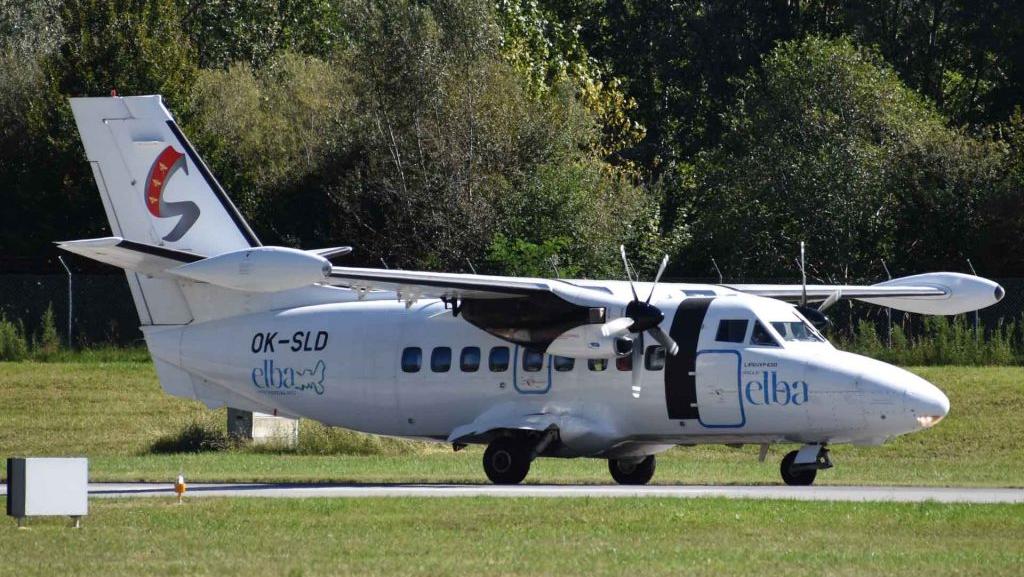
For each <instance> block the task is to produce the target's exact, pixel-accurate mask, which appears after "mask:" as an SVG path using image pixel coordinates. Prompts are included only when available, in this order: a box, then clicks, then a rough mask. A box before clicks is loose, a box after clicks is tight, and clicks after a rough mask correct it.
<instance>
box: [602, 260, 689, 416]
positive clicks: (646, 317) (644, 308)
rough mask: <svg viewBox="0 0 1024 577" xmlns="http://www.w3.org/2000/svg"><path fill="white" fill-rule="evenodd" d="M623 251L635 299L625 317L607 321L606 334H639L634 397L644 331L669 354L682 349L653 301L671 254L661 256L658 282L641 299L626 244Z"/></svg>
mask: <svg viewBox="0 0 1024 577" xmlns="http://www.w3.org/2000/svg"><path fill="white" fill-rule="evenodd" d="M619 254H620V255H621V256H622V265H623V266H624V267H625V269H626V278H627V279H629V290H630V291H631V292H632V293H633V300H632V301H630V302H629V303H628V304H627V305H626V311H625V315H624V316H623V317H622V318H619V319H615V320H613V321H611V322H609V323H606V324H605V329H604V330H607V331H608V332H607V333H606V334H609V335H610V334H613V333H615V332H620V333H624V332H630V333H633V334H635V335H637V337H636V343H635V346H634V347H633V359H632V360H633V397H634V398H639V397H640V388H641V387H640V378H641V376H642V373H641V370H642V363H643V354H644V333H648V334H650V335H651V338H653V339H654V340H655V341H657V342H658V344H659V345H661V346H662V347H664V348H665V352H666V353H667V354H670V355H673V356H674V355H676V354H678V353H679V345H678V344H676V342H675V340H673V339H672V337H670V336H669V335H668V333H666V332H665V331H664V330H662V328H661V326H660V325H661V321H663V320H665V313H663V312H661V309H659V308H658V307H656V306H655V305H652V304H651V298H652V297H653V296H654V289H655V288H656V287H657V286H658V282H659V281H660V280H661V275H663V274H664V273H665V267H667V266H668V255H665V257H664V258H662V259H661V265H660V266H659V267H658V273H657V274H656V275H655V276H654V283H653V284H652V285H651V292H650V294H648V295H647V299H646V300H640V296H639V295H638V294H637V293H636V286H635V285H634V284H633V268H632V267H631V266H630V264H629V259H628V258H627V257H626V247H625V246H624V245H620V246H619ZM627 321H628V322H627Z"/></svg>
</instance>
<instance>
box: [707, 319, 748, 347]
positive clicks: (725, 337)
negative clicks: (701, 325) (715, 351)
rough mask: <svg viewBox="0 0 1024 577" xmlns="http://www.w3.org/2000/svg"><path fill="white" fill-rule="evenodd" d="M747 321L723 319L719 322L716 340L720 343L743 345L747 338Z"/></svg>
mask: <svg viewBox="0 0 1024 577" xmlns="http://www.w3.org/2000/svg"><path fill="white" fill-rule="evenodd" d="M747 324H748V321H747V319H723V320H721V321H719V322H718V334H717V335H715V340H716V341H718V342H720V343H742V342H743V340H744V339H745V338H746V337H747Z"/></svg>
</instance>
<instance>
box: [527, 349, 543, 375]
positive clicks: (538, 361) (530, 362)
mask: <svg viewBox="0 0 1024 577" xmlns="http://www.w3.org/2000/svg"><path fill="white" fill-rule="evenodd" d="M542 366H544V353H542V352H539V351H531V350H530V349H523V370H524V371H526V372H528V373H536V372H537V371H539V370H540V368H541V367H542Z"/></svg>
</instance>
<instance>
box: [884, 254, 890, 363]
mask: <svg viewBox="0 0 1024 577" xmlns="http://www.w3.org/2000/svg"><path fill="white" fill-rule="evenodd" d="M882 268H884V269H885V276H887V277H889V280H892V273H891V272H889V267H888V266H886V264H885V259H884V258H883V259H882ZM885 346H887V347H889V348H890V349H891V348H892V307H885Z"/></svg>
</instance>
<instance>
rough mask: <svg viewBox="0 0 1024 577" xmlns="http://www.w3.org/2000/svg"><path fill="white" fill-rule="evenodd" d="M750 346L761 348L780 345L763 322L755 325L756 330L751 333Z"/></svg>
mask: <svg viewBox="0 0 1024 577" xmlns="http://www.w3.org/2000/svg"><path fill="white" fill-rule="evenodd" d="M750 344H752V345H758V346H761V347H777V346H779V343H778V342H776V341H775V337H773V336H772V334H771V333H770V332H768V329H767V328H765V326H764V325H763V324H761V321H757V322H756V323H754V330H753V332H751V333H750Z"/></svg>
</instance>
